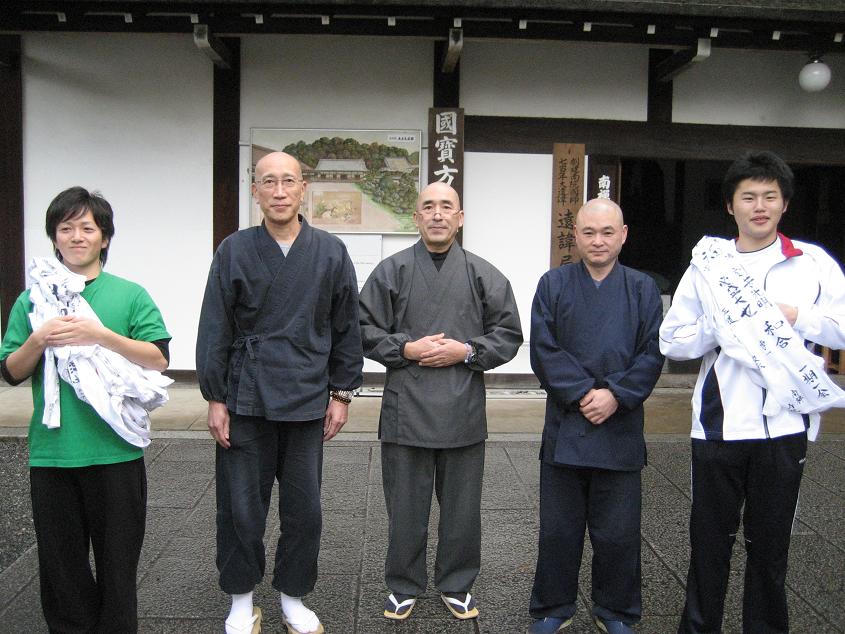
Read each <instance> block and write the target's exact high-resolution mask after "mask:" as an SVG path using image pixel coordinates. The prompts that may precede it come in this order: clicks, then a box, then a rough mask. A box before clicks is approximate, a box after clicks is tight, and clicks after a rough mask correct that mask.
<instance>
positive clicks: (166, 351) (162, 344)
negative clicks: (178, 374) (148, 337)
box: [150, 339, 170, 365]
mask: <svg viewBox="0 0 845 634" xmlns="http://www.w3.org/2000/svg"><path fill="white" fill-rule="evenodd" d="M150 343H151V344H153V345H154V346H155V347H156V348H158V349H159V350H161V354H162V356H163V357H164V360H165V361H167V363H168V365H169V364H170V339H158V340H156V341H151V342H150Z"/></svg>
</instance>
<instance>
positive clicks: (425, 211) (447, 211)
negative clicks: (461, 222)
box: [417, 207, 461, 218]
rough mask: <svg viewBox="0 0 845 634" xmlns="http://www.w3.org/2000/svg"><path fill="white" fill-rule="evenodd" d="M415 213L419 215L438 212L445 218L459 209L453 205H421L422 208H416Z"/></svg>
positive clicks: (459, 211)
mask: <svg viewBox="0 0 845 634" xmlns="http://www.w3.org/2000/svg"><path fill="white" fill-rule="evenodd" d="M417 213H418V214H419V215H421V216H433V215H434V214H440V215H441V216H443V217H444V218H447V217H450V216H454V215H456V214H459V213H461V210H460V209H455V208H453V207H423V208H422V209H418V210H417Z"/></svg>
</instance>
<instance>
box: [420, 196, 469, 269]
mask: <svg viewBox="0 0 845 634" xmlns="http://www.w3.org/2000/svg"><path fill="white" fill-rule="evenodd" d="M414 222H415V223H416V224H417V228H418V229H419V230H420V238H422V241H423V243H424V244H425V247H426V249H428V250H429V251H432V252H434V253H443V252H444V251H448V250H449V248H450V247H451V246H452V243H453V242H454V241H455V236H456V235H458V229H460V228H461V227H462V226H463V224H464V212H463V211H462V210H461V199H460V197H459V196H458V192H456V191H455V189H454V188H453V187H452V186H451V185H447V184H446V183H441V182H436V183H431V184H430V185H428V186H426V187H425V188H423V190H422V191H421V192H420V195H419V196H418V197H417V208H416V210H415V211H414Z"/></svg>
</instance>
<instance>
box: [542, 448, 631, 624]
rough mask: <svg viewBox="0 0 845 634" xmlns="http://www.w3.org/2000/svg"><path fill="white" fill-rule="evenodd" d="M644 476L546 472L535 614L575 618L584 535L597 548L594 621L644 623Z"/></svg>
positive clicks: (548, 468)
mask: <svg viewBox="0 0 845 634" xmlns="http://www.w3.org/2000/svg"><path fill="white" fill-rule="evenodd" d="M640 509H641V478H640V472H639V471H610V470H607V469H591V468H576V467H566V466H561V465H553V464H549V463H547V462H545V461H543V462H541V466H540V542H539V548H538V553H537V571H536V573H535V575H534V588H533V590H532V592H531V603H530V607H529V611H530V613H531V616H533V617H534V618H543V617H547V616H554V617H558V618H569V617H571V616H572V615H574V614H575V607H576V603H577V600H578V572H579V569H580V567H581V556H582V554H583V550H584V528H585V527H586V528H587V529H588V530H589V533H590V543H591V544H592V546H593V562H592V576H593V591H592V599H593V614H595V615H597V616H601V617H602V618H605V619H610V620H616V621H624V622H626V623H629V624H630V623H636V622H638V621H639V620H640V615H641V613H642V593H641V568H640V549H641V546H640Z"/></svg>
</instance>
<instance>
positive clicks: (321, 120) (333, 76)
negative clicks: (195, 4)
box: [241, 35, 434, 257]
mask: <svg viewBox="0 0 845 634" xmlns="http://www.w3.org/2000/svg"><path fill="white" fill-rule="evenodd" d="M433 59H434V45H433V43H432V42H431V41H428V40H423V39H414V38H375V37H342V36H318V37H315V36H308V35H286V36H281V35H247V36H244V37H243V38H241V142H243V143H249V140H250V128H338V129H371V128H372V129H391V128H395V129H403V130H406V129H418V130H422V134H423V146H425V145H426V139H427V135H428V109H429V108H430V107H431V105H432V71H431V64H432V60H433ZM422 154H423V160H424V156H425V151H423V153H422ZM242 168H243V166H242ZM422 168H423V170H424V168H425V165H422ZM241 171H242V172H243V171H244V170H243V169H242V170H241ZM242 215H243V214H242ZM413 242H414V239H413V238H407V237H397V236H385V239H384V256H385V257H387V256H388V255H391V254H392V253H395V252H396V251H399V250H401V249H403V248H405V246H407V245H409V244H412V243H413Z"/></svg>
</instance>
